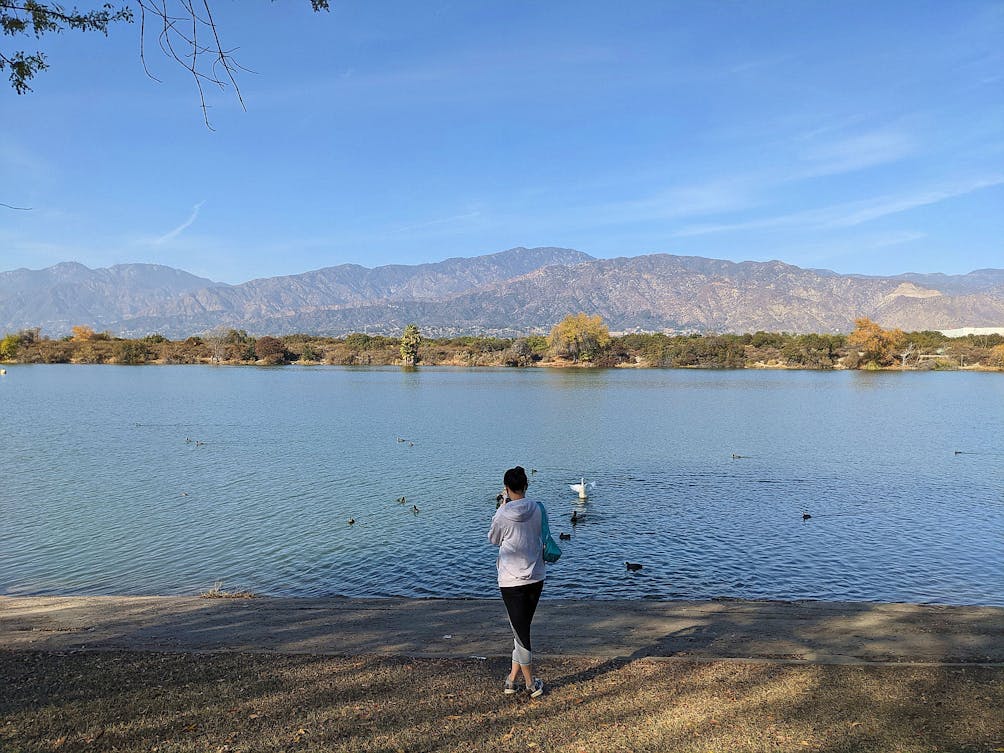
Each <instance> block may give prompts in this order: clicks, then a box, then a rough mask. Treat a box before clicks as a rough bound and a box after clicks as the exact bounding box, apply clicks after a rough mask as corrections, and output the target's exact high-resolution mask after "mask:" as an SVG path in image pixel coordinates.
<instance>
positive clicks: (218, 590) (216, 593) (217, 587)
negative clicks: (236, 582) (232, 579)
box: [199, 581, 258, 599]
mask: <svg viewBox="0 0 1004 753" xmlns="http://www.w3.org/2000/svg"><path fill="white" fill-rule="evenodd" d="M199 596H201V597H202V598H203V599H257V598H258V594H256V593H254V592H253V591H242V590H240V589H237V590H236V591H227V590H225V589H224V588H223V582H222V581H216V583H214V584H213V587H212V588H210V589H209V590H208V591H203V592H202V593H200V594H199Z"/></svg>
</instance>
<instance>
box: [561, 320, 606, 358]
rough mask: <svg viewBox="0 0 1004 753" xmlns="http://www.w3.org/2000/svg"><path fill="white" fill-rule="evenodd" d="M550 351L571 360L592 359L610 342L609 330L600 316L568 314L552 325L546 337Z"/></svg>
mask: <svg viewBox="0 0 1004 753" xmlns="http://www.w3.org/2000/svg"><path fill="white" fill-rule="evenodd" d="M547 342H548V345H550V347H551V352H553V353H554V355H556V356H563V357H565V358H571V359H572V360H573V361H592V360H593V359H594V358H595V357H596V356H598V355H599V354H600V352H601V351H602V350H603V349H604V348H605V347H607V346H608V345H609V344H610V330H609V329H607V325H606V324H604V323H603V318H602V317H600V316H598V315H597V316H589V315H588V314H585V313H583V312H581V311H580V312H579V313H578V314H569V315H568V316H566V317H565V318H564V319H562V320H561V321H560V322H558V323H557V324H555V325H554V329H552V330H551V334H550V335H549V336H548V338H547Z"/></svg>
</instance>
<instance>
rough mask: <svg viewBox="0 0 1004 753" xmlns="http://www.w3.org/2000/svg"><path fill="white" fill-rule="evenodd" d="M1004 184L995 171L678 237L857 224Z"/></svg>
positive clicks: (696, 228) (696, 229) (685, 231)
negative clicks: (901, 193)
mask: <svg viewBox="0 0 1004 753" xmlns="http://www.w3.org/2000/svg"><path fill="white" fill-rule="evenodd" d="M1002 184H1004V175H994V176H990V177H985V178H977V179H975V180H970V181H966V182H958V183H954V184H949V185H946V186H942V187H938V188H933V189H930V190H927V191H922V192H919V193H914V194H906V195H902V196H878V197H875V198H872V199H865V200H862V201H852V202H846V203H843V204H835V205H833V206H829V207H821V208H819V209H809V210H805V211H802V212H793V213H791V214H784V215H777V216H774V217H763V218H761V219H758V220H748V221H745V222H733V223H721V224H705V225H691V226H690V227H685V228H682V229H680V230H678V231H677V232H676V233H674V235H675V236H676V237H680V238H683V237H691V236H698V235H712V234H716V233H731V232H738V231H744V230H763V229H773V228H780V227H810V228H816V229H832V228H841V227H854V226H856V225H861V224H863V223H865V222H871V221H872V220H877V219H879V218H880V217H886V216H888V215H891V214H899V213H900V212H906V211H908V210H910V209H917V208H918V207H924V206H930V205H932V204H938V203H940V202H942V201H946V200H948V199H953V198H955V197H956V196H964V195H965V194H969V193H973V192H975V191H980V190H982V189H984V188H992V187H994V186H999V185H1002Z"/></svg>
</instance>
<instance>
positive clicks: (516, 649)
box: [499, 580, 544, 666]
mask: <svg viewBox="0 0 1004 753" xmlns="http://www.w3.org/2000/svg"><path fill="white" fill-rule="evenodd" d="M543 589H544V581H542V580H539V581H537V582H536V583H527V584H526V585H525V586H505V587H500V588H499V590H500V591H501V592H502V601H503V602H505V610H506V612H508V613H509V624H510V625H511V626H512V634H513V651H512V660H513V661H514V662H515V663H516V664H520V665H522V666H527V665H529V664H531V663H532V662H531V659H532V657H531V654H530V623H531V622H533V613H534V612H536V611H537V602H538V601H540V592H541V591H542V590H543Z"/></svg>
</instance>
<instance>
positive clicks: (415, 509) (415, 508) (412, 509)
mask: <svg viewBox="0 0 1004 753" xmlns="http://www.w3.org/2000/svg"><path fill="white" fill-rule="evenodd" d="M411 511H412V512H413V513H415V514H416V515H418V512H419V510H418V505H412V506H411Z"/></svg>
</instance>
